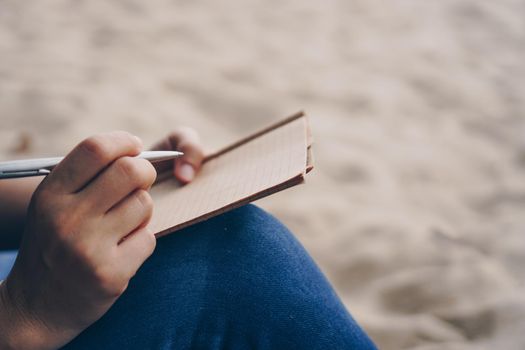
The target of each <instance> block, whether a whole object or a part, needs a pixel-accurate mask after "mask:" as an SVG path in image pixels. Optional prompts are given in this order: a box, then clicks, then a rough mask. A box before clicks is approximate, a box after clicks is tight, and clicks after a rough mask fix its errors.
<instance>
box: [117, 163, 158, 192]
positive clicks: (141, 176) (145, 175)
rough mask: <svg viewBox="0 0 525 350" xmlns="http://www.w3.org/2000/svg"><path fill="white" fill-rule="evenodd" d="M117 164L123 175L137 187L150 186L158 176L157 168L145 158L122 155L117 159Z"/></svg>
mask: <svg viewBox="0 0 525 350" xmlns="http://www.w3.org/2000/svg"><path fill="white" fill-rule="evenodd" d="M117 166H118V167H119V168H120V172H121V173H122V174H123V176H124V177H125V178H126V179H128V180H130V181H131V182H132V183H133V184H134V185H136V186H137V187H149V186H150V185H151V184H152V183H153V182H154V181H155V179H156V177H157V172H156V171H155V168H154V167H153V165H152V164H151V163H150V162H149V161H147V160H145V159H140V158H132V157H122V158H120V159H118V160H117Z"/></svg>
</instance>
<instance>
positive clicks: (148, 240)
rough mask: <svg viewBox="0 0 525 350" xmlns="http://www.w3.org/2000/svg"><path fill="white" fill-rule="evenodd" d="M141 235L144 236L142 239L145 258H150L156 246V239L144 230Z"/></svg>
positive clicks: (147, 230)
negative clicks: (145, 253)
mask: <svg viewBox="0 0 525 350" xmlns="http://www.w3.org/2000/svg"><path fill="white" fill-rule="evenodd" d="M143 234H144V235H145V236H146V237H145V239H144V241H145V243H144V249H145V250H146V252H147V256H150V255H151V254H152V253H153V251H154V250H155V247H156V246H157V239H156V238H155V235H154V234H153V233H152V232H151V231H149V229H146V230H145V232H144V233H143Z"/></svg>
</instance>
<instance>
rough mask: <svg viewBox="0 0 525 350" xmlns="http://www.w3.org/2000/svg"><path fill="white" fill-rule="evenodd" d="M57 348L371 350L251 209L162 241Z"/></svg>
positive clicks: (292, 250) (273, 225)
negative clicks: (106, 304)
mask: <svg viewBox="0 0 525 350" xmlns="http://www.w3.org/2000/svg"><path fill="white" fill-rule="evenodd" d="M63 349H140V350H143V349H323V350H324V349H375V346H374V344H373V343H372V342H371V340H370V339H369V338H368V337H367V335H366V334H365V333H364V332H363V331H362V330H361V328H359V326H358V325H357V324H356V322H355V321H354V320H353V319H352V317H351V316H350V314H349V313H348V312H347V310H346V309H345V307H344V306H343V305H342V303H341V301H340V300H339V298H338V297H337V295H336V294H335V292H334V290H333V289H332V287H331V286H330V284H329V283H328V281H327V280H326V278H325V277H324V276H323V274H322V273H321V272H320V271H319V269H318V267H317V266H316V265H315V263H314V262H313V261H312V259H311V258H310V256H309V255H308V254H307V253H306V251H305V250H304V248H303V247H302V246H301V245H300V244H299V243H298V242H297V240H296V239H295V238H294V237H293V235H292V234H291V233H290V232H289V231H288V230H287V229H286V228H285V227H284V226H283V225H282V224H281V223H280V222H279V221H277V220H276V219H275V218H274V217H272V216H271V215H269V214H267V213H266V212H264V211H263V210H261V209H259V208H257V207H255V206H253V205H248V206H244V207H242V208H239V209H236V210H233V211H230V212H228V213H225V214H222V215H219V216H217V217H215V218H212V219H210V220H207V221H205V222H202V223H200V224H197V225H193V226H191V227H189V228H186V229H184V230H181V231H179V232H177V233H174V234H172V235H169V236H166V237H164V238H160V239H159V240H158V243H157V248H156V250H155V252H154V253H153V255H152V256H151V257H150V258H149V259H148V260H147V261H146V262H145V263H144V264H143V266H142V267H141V268H140V269H139V271H138V272H137V274H136V275H135V277H134V278H133V279H132V280H131V281H130V283H129V286H128V289H127V290H126V292H125V293H124V294H123V295H122V296H121V297H120V298H119V299H118V300H117V302H116V303H115V304H114V305H113V306H112V307H111V309H110V310H109V311H108V312H107V313H106V314H105V315H104V316H103V317H102V318H101V319H100V320H99V321H97V322H96V323H94V324H93V325H92V326H90V327H89V328H87V329H86V330H85V331H84V332H83V333H81V334H80V335H79V336H78V337H77V338H75V339H74V340H72V341H71V342H70V343H69V344H67V345H66V346H65V347H64V348H63Z"/></svg>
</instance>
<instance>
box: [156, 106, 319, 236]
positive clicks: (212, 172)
mask: <svg viewBox="0 0 525 350" xmlns="http://www.w3.org/2000/svg"><path fill="white" fill-rule="evenodd" d="M312 168H313V165H312V154H311V134H310V130H309V126H308V120H307V118H306V116H305V115H304V113H303V112H299V113H296V114H294V115H292V116H290V117H288V118H286V119H284V120H282V121H280V122H278V123H276V124H274V125H272V126H270V127H268V128H265V129H263V130H261V131H259V132H257V133H255V134H253V135H251V136H249V137H246V138H244V139H241V140H239V141H237V142H235V143H233V144H232V145H230V146H227V147H225V148H223V149H221V150H219V151H217V152H215V153H212V154H210V155H208V156H207V157H206V158H205V160H204V163H203V166H202V168H201V170H200V172H199V173H198V174H197V176H196V178H195V179H194V180H193V181H192V182H191V183H189V184H187V185H185V186H180V185H179V183H178V182H177V181H176V180H175V179H174V178H173V177H172V176H170V175H169V174H159V177H158V178H159V181H157V183H156V184H155V185H154V186H153V187H152V188H151V196H152V198H153V201H154V203H155V209H154V212H153V217H152V219H151V222H150V224H149V227H150V228H151V229H152V230H153V231H154V232H156V236H157V237H161V236H163V235H166V234H168V233H171V232H174V231H176V230H179V229H181V228H184V227H187V226H189V225H192V224H194V223H197V222H199V221H203V220H206V219H208V218H210V217H212V216H215V215H218V214H220V213H223V212H225V211H228V210H231V209H234V208H237V207H240V206H242V205H244V204H247V203H249V202H251V201H254V200H256V199H259V198H262V197H265V196H268V195H270V194H273V193H275V192H278V191H281V190H283V189H286V188H288V187H291V186H294V185H297V184H300V183H302V182H303V181H304V176H305V174H306V173H307V172H309V171H310V170H311V169H312Z"/></svg>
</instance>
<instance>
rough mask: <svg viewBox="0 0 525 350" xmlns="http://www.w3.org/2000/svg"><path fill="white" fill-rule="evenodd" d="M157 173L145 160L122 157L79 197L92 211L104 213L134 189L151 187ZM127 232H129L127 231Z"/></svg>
mask: <svg viewBox="0 0 525 350" xmlns="http://www.w3.org/2000/svg"><path fill="white" fill-rule="evenodd" d="M156 176H157V172H156V171H155V168H154V167H153V165H151V163H150V162H149V161H147V160H145V159H140V158H132V157H122V158H119V159H117V160H116V161H114V162H113V163H112V164H111V165H110V166H109V167H108V168H106V169H105V170H104V171H103V172H102V173H100V174H99V175H98V176H97V177H96V178H95V179H94V180H93V181H92V182H91V183H90V184H89V185H88V186H87V187H86V188H84V189H83V190H82V191H81V192H80V193H79V195H80V196H81V197H80V199H81V200H82V201H84V202H85V203H90V207H91V208H92V210H93V211H95V212H98V213H106V212H107V211H108V210H110V209H111V208H112V207H113V206H114V205H116V204H117V203H119V202H120V201H121V200H122V199H123V198H125V197H127V196H128V195H129V194H130V193H131V192H133V191H135V190H136V189H144V190H147V189H149V188H150V187H151V185H152V184H153V182H154V181H155V178H156ZM128 232H129V231H128Z"/></svg>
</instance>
